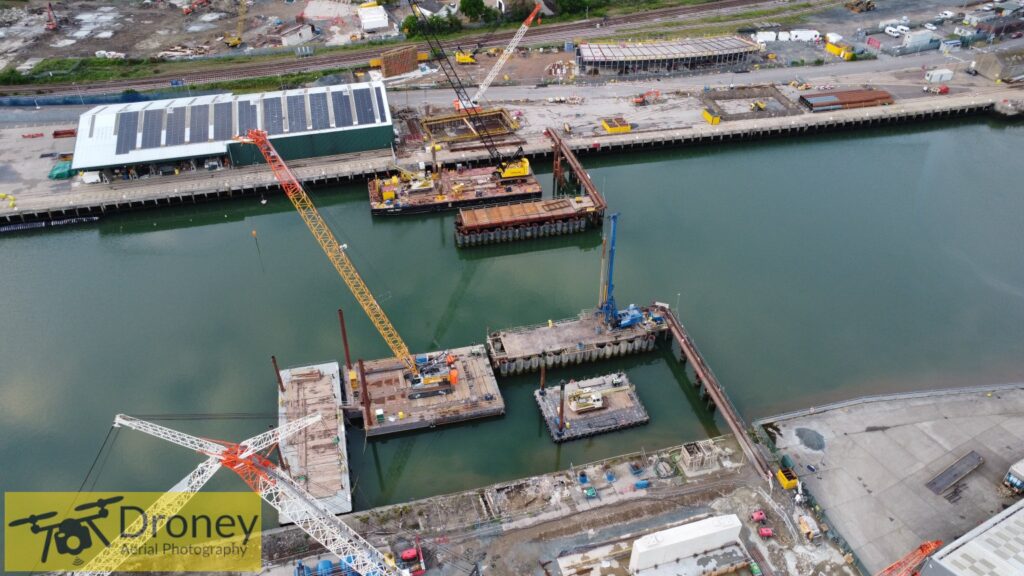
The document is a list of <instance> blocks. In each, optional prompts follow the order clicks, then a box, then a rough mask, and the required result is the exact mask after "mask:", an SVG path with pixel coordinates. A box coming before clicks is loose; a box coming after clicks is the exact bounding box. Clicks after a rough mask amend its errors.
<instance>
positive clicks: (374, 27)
mask: <svg viewBox="0 0 1024 576" xmlns="http://www.w3.org/2000/svg"><path fill="white" fill-rule="evenodd" d="M358 13H359V25H360V26H361V27H362V28H363V32H378V31H380V30H386V29H388V28H390V27H391V24H390V22H389V21H388V13H387V10H385V9H384V7H383V6H369V7H366V8H359V10H358Z"/></svg>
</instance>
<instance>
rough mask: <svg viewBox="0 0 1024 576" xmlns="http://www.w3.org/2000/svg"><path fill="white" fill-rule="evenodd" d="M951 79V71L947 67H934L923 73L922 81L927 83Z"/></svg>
mask: <svg viewBox="0 0 1024 576" xmlns="http://www.w3.org/2000/svg"><path fill="white" fill-rule="evenodd" d="M952 79H953V71H952V70H950V69H948V68H936V69H935V70H929V71H927V72H925V73H924V81H925V82H928V83H929V84H930V83H933V82H948V81H950V80H952Z"/></svg>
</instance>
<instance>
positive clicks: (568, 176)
mask: <svg viewBox="0 0 1024 576" xmlns="http://www.w3.org/2000/svg"><path fill="white" fill-rule="evenodd" d="M544 133H545V134H546V135H547V136H548V138H550V139H551V141H552V156H553V170H552V173H553V180H554V187H553V188H554V194H555V197H554V198H551V199H547V200H533V201H526V202H512V203H508V204H503V205H499V206H487V207H481V208H462V209H460V210H459V214H458V216H456V218H455V245H456V246H457V247H459V248H465V247H470V246H482V245H485V244H494V243H498V242H515V241H519V240H529V239H532V238H545V237H548V236H560V235H563V234H574V233H578V232H583V231H584V230H587V229H590V228H600V227H601V225H602V224H603V223H604V214H605V210H606V209H607V207H608V204H607V202H605V199H604V197H603V196H602V195H601V193H600V192H599V191H598V189H597V186H595V185H594V183H593V181H591V179H590V175H588V174H587V172H586V170H584V169H583V166H582V165H581V164H580V162H579V159H578V158H576V154H574V153H573V151H572V149H571V148H569V147H568V146H567V145H566V144H565V142H563V141H562V139H561V138H560V137H559V136H558V133H557V132H556V131H555V130H554V129H551V128H548V129H547V130H545V132H544ZM565 165H568V167H569V170H568V173H567V172H566V170H565V169H564V166H565Z"/></svg>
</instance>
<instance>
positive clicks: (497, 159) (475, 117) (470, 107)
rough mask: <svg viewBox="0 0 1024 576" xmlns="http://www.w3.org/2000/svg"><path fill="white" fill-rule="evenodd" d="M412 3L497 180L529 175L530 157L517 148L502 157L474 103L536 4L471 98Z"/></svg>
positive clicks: (536, 11) (511, 49)
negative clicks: (485, 151)
mask: <svg viewBox="0 0 1024 576" xmlns="http://www.w3.org/2000/svg"><path fill="white" fill-rule="evenodd" d="M411 4H412V6H413V12H415V13H416V15H417V16H418V17H419V19H420V21H421V22H422V23H423V30H424V35H425V36H426V40H427V44H428V45H429V47H430V51H431V53H433V54H435V55H437V63H438V67H439V68H441V72H442V73H443V74H444V76H445V78H446V79H447V80H448V82H449V83H450V84H451V86H452V90H454V91H455V96H456V99H455V108H456V109H457V110H460V111H462V112H464V113H465V114H466V121H467V122H468V123H469V124H470V125H471V126H472V128H473V131H474V132H476V133H477V134H478V135H479V137H480V142H481V143H482V144H483V145H484V147H485V148H486V149H487V153H488V155H489V156H490V157H491V165H492V166H494V169H495V171H496V172H497V173H498V177H499V179H501V180H515V179H519V178H526V177H528V176H529V175H530V173H531V171H530V160H529V159H528V158H526V157H525V156H523V149H522V148H519V149H518V150H516V152H515V154H513V155H512V156H510V157H506V156H503V155H502V154H501V152H500V151H499V150H498V146H497V144H495V142H494V139H493V138H492V137H491V133H490V130H489V129H488V127H487V123H486V122H485V121H484V119H483V118H481V117H480V114H479V110H480V108H479V106H478V105H477V102H478V101H479V98H480V97H481V96H483V93H484V92H485V91H486V90H487V87H488V86H490V85H491V82H493V81H494V78H496V77H497V75H498V72H499V71H500V70H501V68H502V67H503V66H504V65H505V62H506V61H507V60H508V59H509V57H510V56H511V55H512V53H513V52H514V50H515V47H516V46H517V45H518V44H519V41H520V40H522V39H523V36H525V35H526V30H527V29H529V27H530V24H531V23H532V22H533V19H534V18H535V17H536V16H537V14H539V13H540V7H541V5H540V4H537V5H536V6H535V7H534V9H533V12H531V13H530V15H529V16H528V17H527V18H526V20H525V21H524V22H523V25H522V26H520V28H519V31H518V32H516V34H515V36H514V37H513V38H512V41H511V42H509V45H508V48H506V49H505V52H503V53H502V55H501V57H500V58H498V61H497V62H496V63H495V64H494V67H493V68H491V71H490V72H489V73H488V74H487V78H485V79H484V81H483V82H482V83H481V84H480V87H479V88H478V89H477V92H476V95H475V96H474V97H473V98H470V97H469V92H467V91H466V87H465V86H464V85H463V84H462V79H461V78H459V73H458V72H457V71H456V70H455V65H454V64H453V63H452V61H451V60H450V59H449V58H448V54H447V53H446V52H445V50H444V46H443V45H442V44H441V41H440V40H439V39H438V38H437V35H436V34H434V32H433V30H431V27H430V19H429V18H427V16H426V14H425V13H424V12H423V11H422V10H420V9H419V7H418V6H417V5H416V0H411Z"/></svg>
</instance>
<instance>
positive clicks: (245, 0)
mask: <svg viewBox="0 0 1024 576" xmlns="http://www.w3.org/2000/svg"><path fill="white" fill-rule="evenodd" d="M248 7H249V0H238V23H237V24H235V33H234V35H233V36H225V37H224V43H225V44H227V45H228V47H230V48H238V47H239V46H241V45H242V32H245V11H246V9H247V8H248Z"/></svg>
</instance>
